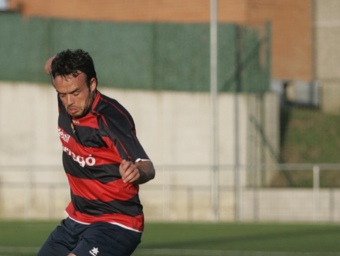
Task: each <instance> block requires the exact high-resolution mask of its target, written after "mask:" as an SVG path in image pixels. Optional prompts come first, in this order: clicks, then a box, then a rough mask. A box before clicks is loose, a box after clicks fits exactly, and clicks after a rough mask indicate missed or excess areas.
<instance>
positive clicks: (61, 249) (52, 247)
mask: <svg viewBox="0 0 340 256" xmlns="http://www.w3.org/2000/svg"><path fill="white" fill-rule="evenodd" d="M87 227H88V226H85V225H81V224H78V223H76V222H74V221H72V220H71V219H69V218H67V219H65V220H62V221H61V223H60V225H58V226H57V227H56V228H55V229H54V230H53V231H52V233H51V234H50V235H49V237H48V238H47V240H46V242H45V243H44V244H43V246H42V247H41V248H40V250H39V252H38V254H37V256H67V255H68V254H70V252H71V251H72V249H73V248H75V247H76V245H77V243H78V241H79V236H80V234H81V233H82V232H83V231H84V230H85V229H86V228H87Z"/></svg>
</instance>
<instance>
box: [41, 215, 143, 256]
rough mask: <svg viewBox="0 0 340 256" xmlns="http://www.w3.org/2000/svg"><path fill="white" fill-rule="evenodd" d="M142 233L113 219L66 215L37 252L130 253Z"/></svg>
mask: <svg viewBox="0 0 340 256" xmlns="http://www.w3.org/2000/svg"><path fill="white" fill-rule="evenodd" d="M141 236H142V233H139V232H135V231H131V230H128V229H125V228H122V227H120V226H117V225H113V224H110V223H102V222H100V223H94V224H91V225H83V224H80V223H78V222H75V221H73V220H71V219H70V218H67V219H64V220H63V221H62V222H61V223H60V225H58V226H57V227H56V228H55V229H54V230H53V231H52V233H51V234H50V236H49V237H48V238H47V240H46V242H45V243H44V245H43V246H42V247H41V249H40V251H39V252H38V254H37V256H67V255H68V254H69V253H71V252H72V253H74V254H75V255H77V256H128V255H131V254H132V253H133V251H134V250H135V249H136V247H137V245H138V244H139V243H140V241H141Z"/></svg>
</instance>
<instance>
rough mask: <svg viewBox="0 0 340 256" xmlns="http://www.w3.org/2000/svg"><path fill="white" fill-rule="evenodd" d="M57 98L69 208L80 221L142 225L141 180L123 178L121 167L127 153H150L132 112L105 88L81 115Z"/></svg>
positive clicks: (139, 227) (142, 155)
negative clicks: (70, 111) (136, 182)
mask: <svg viewBox="0 0 340 256" xmlns="http://www.w3.org/2000/svg"><path fill="white" fill-rule="evenodd" d="M58 102H59V119H58V126H59V127H58V133H59V137H60V141H61V143H62V148H63V157H62V159H63V166H64V169H65V172H66V175H67V178H68V182H69V184H70V191H71V202H70V203H69V205H68V206H67V208H66V212H67V214H68V215H69V217H70V218H72V219H74V220H75V221H78V222H81V223H88V224H90V223H94V222H109V223H113V224H117V225H120V226H122V227H125V228H128V229H131V230H135V231H142V230H143V226H144V216H143V207H142V205H141V203H140V200H139V196H138V190H139V186H138V185H133V184H129V183H124V182H123V181H122V179H121V175H120V173H119V165H120V163H121V161H122V159H126V160H130V161H132V162H135V161H136V159H138V158H141V159H148V156H147V154H146V153H145V151H144V149H143V147H142V146H141V144H140V143H139V141H138V139H137V137H136V130H135V125H134V121H133V118H132V117H131V115H130V114H129V112H128V111H127V110H126V109H125V108H124V107H123V106H122V105H121V104H119V103H118V102H117V101H116V100H114V99H112V98H109V97H107V96H105V95H103V94H101V93H100V92H97V95H96V97H95V99H94V102H93V104H92V107H91V109H90V110H89V112H88V113H87V114H86V115H85V116H83V117H81V118H72V117H71V116H69V115H68V114H67V112H66V109H65V107H64V106H63V105H62V103H61V101H60V100H59V99H58Z"/></svg>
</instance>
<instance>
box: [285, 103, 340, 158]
mask: <svg viewBox="0 0 340 256" xmlns="http://www.w3.org/2000/svg"><path fill="white" fill-rule="evenodd" d="M339 123H340V115H334V114H326V113H323V112H321V111H318V110H308V109H298V108H291V109H290V110H289V116H288V123H287V124H286V125H287V127H286V134H285V138H284V140H283V147H282V159H283V162H285V163H340V158H339V153H338V152H339V148H340V126H339Z"/></svg>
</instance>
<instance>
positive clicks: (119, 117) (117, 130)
mask: <svg viewBox="0 0 340 256" xmlns="http://www.w3.org/2000/svg"><path fill="white" fill-rule="evenodd" d="M101 118H102V119H103V122H102V129H103V130H104V133H105V134H107V135H108V136H109V138H110V140H111V141H112V142H113V144H114V145H115V148H116V150H118V152H119V154H120V156H121V158H122V159H126V160H129V161H132V162H135V161H136V160H139V159H149V157H148V155H147V154H146V152H145V150H144V148H143V146H142V145H141V143H140V142H139V140H138V138H137V135H136V128H135V125H134V121H133V119H132V117H131V115H130V114H129V113H128V112H127V111H126V110H125V111H123V112H120V111H118V112H117V113H115V114H114V115H109V116H101Z"/></svg>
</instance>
